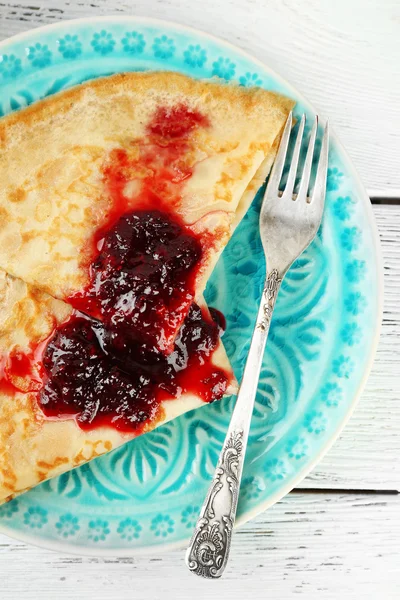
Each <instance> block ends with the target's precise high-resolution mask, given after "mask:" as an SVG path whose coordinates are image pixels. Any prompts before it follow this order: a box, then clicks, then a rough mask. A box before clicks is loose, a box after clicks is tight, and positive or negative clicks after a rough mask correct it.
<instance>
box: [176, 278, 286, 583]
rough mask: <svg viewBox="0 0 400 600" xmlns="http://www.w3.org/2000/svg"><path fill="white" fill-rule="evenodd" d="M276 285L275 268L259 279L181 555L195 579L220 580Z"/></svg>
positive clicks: (236, 499)
mask: <svg viewBox="0 0 400 600" xmlns="http://www.w3.org/2000/svg"><path fill="white" fill-rule="evenodd" d="M281 281H282V278H281V276H280V274H279V273H278V271H277V270H276V269H273V270H271V271H270V272H269V273H268V276H267V278H266V280H265V285H264V291H263V294H262V298H261V302H260V308H259V310H258V316H257V322H256V326H255V328H254V332H253V337H252V340H251V344H250V349H249V354H248V356H247V361H246V366H245V368H244V373H243V378H242V383H241V386H240V390H239V393H238V397H237V400H236V405H235V408H234V411H233V414H232V418H231V421H230V424H229V428H228V432H227V434H226V438H225V441H224V444H223V446H222V450H221V453H220V455H219V459H218V464H217V468H216V470H215V475H214V479H213V481H212V483H211V485H210V488H209V490H208V493H207V496H206V499H205V502H204V504H203V506H202V508H201V511H200V516H199V519H198V521H197V524H196V528H195V530H194V532H193V536H192V539H191V541H190V544H189V547H188V549H187V552H186V564H187V566H188V567H189V569H190V570H191V571H192V572H193V573H196V575H199V576H201V577H206V578H216V577H221V575H222V573H223V571H224V569H225V566H226V563H227V561H228V556H229V550H230V545H231V537H232V529H233V526H234V523H235V517H236V509H237V503H238V498H239V489H240V481H241V478H242V471H243V463H244V458H245V453H246V446H247V439H248V436H249V429H250V422H251V416H252V413H253V407H254V399H255V397H256V393H257V387H258V380H259V377H260V370H261V365H262V359H263V355H264V349H265V344H266V341H267V337H268V331H269V326H270V323H271V317H272V311H273V309H274V306H275V300H276V297H277V294H278V291H279V288H280V284H281Z"/></svg>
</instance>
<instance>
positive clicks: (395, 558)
mask: <svg viewBox="0 0 400 600" xmlns="http://www.w3.org/2000/svg"><path fill="white" fill-rule="evenodd" d="M121 13H122V14H129V15H131V14H136V15H144V16H153V17H154V16H156V17H160V18H165V19H169V20H174V21H177V22H181V23H183V24H190V25H192V26H194V27H198V28H199V29H203V30H206V31H208V32H211V33H214V34H215V35H217V36H220V37H222V38H225V39H227V40H229V41H231V42H233V43H235V44H237V45H238V46H240V47H242V48H243V49H245V50H248V51H249V52H251V53H252V54H253V55H254V56H257V57H258V58H260V59H262V60H264V61H265V62H266V63H268V64H269V65H270V66H271V67H273V68H275V69H276V70H277V71H279V72H280V73H281V74H282V75H283V76H284V77H286V78H287V79H288V80H289V81H291V82H292V83H293V84H294V85H295V86H296V87H297V88H298V89H299V90H300V91H301V92H303V93H304V94H305V95H306V96H307V97H308V98H309V99H310V100H311V101H312V103H313V104H314V105H315V106H316V107H317V109H318V111H319V112H320V113H321V114H323V115H325V116H329V118H330V120H331V123H332V125H333V126H334V127H335V129H336V131H337V132H338V134H339V136H340V137H341V139H342V141H343V142H344V144H345V145H346V147H347V149H348V151H349V153H350V155H351V157H352V159H353V160H354V162H355V164H356V166H357V168H358V170H359V172H360V174H361V177H362V179H363V181H364V183H365V185H366V187H367V190H368V192H369V194H370V196H371V198H372V202H373V203H374V212H375V216H376V219H377V222H378V226H379V230H380V234H381V241H382V247H383V254H384V266H385V285H386V288H385V312H384V321H383V330H382V337H381V341H380V345H379V350H378V354H377V357H376V361H375V365H374V368H373V371H372V373H371V376H370V378H369V382H368V385H367V387H366V389H365V392H364V394H363V396H362V399H361V401H360V403H359V406H358V408H357V410H356V412H355V414H354V416H353V418H352V419H351V421H350V423H349V424H348V426H347V428H346V430H345V431H344V433H343V434H342V436H341V437H340V439H339V440H338V442H337V443H336V445H335V446H334V448H333V449H332V450H331V452H330V453H329V454H328V455H327V456H326V457H325V458H324V460H323V461H322V462H321V463H320V464H319V465H318V466H317V467H316V469H315V470H314V471H313V473H311V475H310V476H309V477H307V479H306V480H305V481H304V482H303V483H302V484H301V489H297V490H295V491H294V492H293V493H291V494H290V495H289V496H287V497H286V498H285V499H284V500H282V501H281V502H279V503H278V504H277V505H275V506H274V507H272V508H271V509H270V510H269V511H268V512H267V513H265V514H263V515H260V516H259V517H258V518H257V519H254V520H253V521H251V522H250V523H248V524H247V525H245V526H243V527H242V528H241V529H239V530H238V532H237V534H236V536H235V540H234V544H233V550H232V555H231V556H232V558H231V561H230V564H229V567H228V570H227V573H226V575H225V577H224V578H223V579H221V580H219V581H213V582H210V581H201V580H199V579H195V578H194V577H193V575H190V574H189V573H188V572H187V571H186V569H185V567H184V564H183V552H182V551H175V552H171V553H169V554H164V555H162V554H158V553H157V554H155V555H154V556H151V557H142V558H135V559H130V558H122V559H115V560H113V559H91V558H80V557H72V556H68V555H62V554H55V553H52V552H47V551H45V550H41V549H37V548H34V547H30V546H26V545H25V544H23V543H20V542H16V541H13V540H11V539H9V538H7V537H6V536H2V535H0V597H1V598H4V599H7V600H9V599H12V600H16V599H20V598H24V599H26V600H28V599H35V600H36V599H37V598H41V599H43V598H48V599H52V600H53V599H54V598H60V599H64V598H79V599H83V598H96V599H97V600H102V599H103V598H104V599H107V600H114V599H115V600H116V599H118V600H120V599H125V598H129V599H131V598H135V600H139V599H141V598H149V599H151V600H158V599H163V600H170V599H172V598H174V599H176V600H178V599H185V600H186V599H187V598H188V597H190V598H191V599H193V600H195V599H197V598H210V599H212V598H222V597H224V598H225V597H230V598H243V599H244V600H247V599H249V598H252V599H254V600H261V599H263V598H267V597H268V598H270V599H274V600H275V599H278V600H279V599H287V598H288V597H289V596H291V595H293V596H294V595H295V594H297V595H298V596H300V597H302V598H306V599H307V600H313V599H314V598H318V599H325V598H332V599H334V600H337V599H338V598H345V599H348V598H361V599H375V598H379V599H382V600H392V599H398V598H400V495H399V492H400V466H399V458H400V377H399V375H398V365H397V359H398V357H399V355H400V303H399V300H400V297H399V291H400V160H399V150H400V68H399V65H400V42H399V40H400V4H399V3H398V2H397V1H396V0H336V1H335V2H331V1H329V0H309V1H308V2H304V1H303V2H300V1H299V0H285V1H283V0H282V1H276V0H201V1H200V0H187V1H184V0H164V2H161V1H160V0H135V1H133V0H91V2H90V4H89V3H85V2H83V1H82V0H0V39H3V38H6V37H8V36H10V35H13V34H15V33H19V32H21V31H24V30H26V29H29V28H32V27H37V26H39V25H42V24H48V23H54V22H56V21H58V20H60V19H70V18H76V17H84V16H95V15H103V14H104V15H107V14H121ZM0 93H1V92H0Z"/></svg>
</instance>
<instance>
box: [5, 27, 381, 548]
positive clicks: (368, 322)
mask: <svg viewBox="0 0 400 600" xmlns="http://www.w3.org/2000/svg"><path fill="white" fill-rule="evenodd" d="M145 69H152V70H157V69H163V70H165V69H170V70H175V71H180V72H182V73H186V74H188V75H192V76H194V77H201V78H209V77H212V76H215V77H220V78H222V79H223V80H227V81H236V82H237V83H239V84H240V85H245V86H249V85H259V86H263V87H266V88H268V89H271V90H276V91H279V92H282V93H284V94H287V95H288V96H292V97H294V98H296V100H297V101H298V104H297V107H296V114H297V115H298V114H300V113H302V112H303V111H305V112H306V113H307V114H308V115H309V116H311V115H312V114H313V110H312V108H311V107H310V105H309V104H308V103H307V102H306V101H305V100H304V99H303V98H302V97H301V96H300V95H299V94H298V93H297V92H296V91H295V90H294V89H293V88H291V87H290V86H289V85H288V84H287V83H286V82H284V81H283V80H282V79H281V78H280V77H279V76H278V75H276V74H275V73H274V72H272V71H271V70H270V69H269V68H268V67H266V66H265V65H263V64H261V63H260V62H258V61H257V60H256V59H254V58H252V57H251V56H248V55H247V54H245V53H244V52H242V51H241V50H239V49H237V48H235V47H234V46H231V45H229V44H227V43H226V42H222V41H220V40H218V39H215V38H213V37H210V36H209V35H207V34H205V33H201V32H199V31H195V30H192V29H189V28H185V27H182V26H179V25H175V24H172V23H166V22H163V21H156V20H151V19H139V18H129V17H126V16H124V17H121V18H119V17H117V18H115V17H112V18H100V19H85V20H82V21H71V22H64V23H60V24H57V25H54V26H50V27H44V28H40V29H36V30H34V31H31V32H29V33H26V34H22V35H19V36H16V37H14V38H12V39H10V40H7V41H5V42H3V43H1V44H0V81H1V97H0V115H4V114H6V113H8V112H10V111H12V110H18V109H20V108H23V107H25V106H27V105H28V104H30V103H31V102H34V101H35V100H37V99H38V98H43V97H44V96H48V95H50V94H54V93H55V92H59V91H60V90H63V89H66V88H68V87H70V86H72V85H75V84H77V83H80V82H82V81H84V80H87V79H90V78H93V77H98V76H100V75H109V74H111V73H115V72H119V71H137V70H145ZM309 122H311V119H310V120H309ZM326 205H327V206H326V211H325V215H324V219H323V224H322V227H321V229H320V231H319V234H318V236H317V238H316V240H315V242H314V243H313V244H312V245H311V246H310V247H309V248H308V250H307V251H306V252H305V253H304V254H303V255H302V256H301V257H300V258H299V259H298V260H297V261H296V262H295V264H294V265H293V267H292V268H291V269H290V271H289V272H288V274H287V276H286V278H285V280H284V282H283V284H282V290H281V292H280V294H279V298H278V303H277V307H276V312H275V314H274V318H273V322H272V327H271V331H270V336H269V340H268V345H267V351H266V354H265V361H264V367H263V370H262V374H261V379H260V386H259V393H258V396H257V400H256V405H255V409H254V417H253V422H252V427H251V435H250V443H249V448H248V453H247V459H246V466H245V476H244V480H243V484H242V488H241V494H240V503H239V513H238V516H239V522H242V523H243V522H244V521H246V520H247V519H249V518H251V517H253V516H254V515H256V514H257V513H259V512H261V511H263V510H264V509H265V508H267V507H268V506H270V505H271V504H273V503H274V502H276V501H277V500H279V499H280V498H281V497H282V496H283V495H284V494H286V493H287V492H289V490H291V489H292V488H293V487H294V486H295V485H296V484H298V483H299V481H300V480H301V479H302V478H303V477H304V476H305V475H306V474H307V473H308V472H309V471H310V470H311V469H312V467H313V466H314V465H315V464H316V462H317V461H318V460H319V459H320V458H321V456H322V455H323V453H324V452H326V450H327V449H328V448H329V447H330V446H331V444H332V443H333V441H334V440H335V438H336V437H337V436H338V434H339V432H340V430H341V429H342V427H343V425H344V423H345V422H346V420H347V419H348V417H349V415H350V414H351V412H352V410H353V408H354V405H355V403H356V401H357V398H358V396H359V395H360V392H361V390H362V388H363V385H364V383H365V380H366V377H367V375H368V371H369V368H370V366H371V362H372V359H373V355H374V351H375V347H376V344H377V339H378V334H379V326H380V319H381V300H382V266H381V259H380V251H379V242H378V236H377V231H376V228H375V224H374V221H373V215H372V211H371V206H370V202H369V199H368V197H367V196H366V193H365V191H364V189H363V187H362V185H361V183H360V181H359V179H358V177H357V175H356V173H355V171H354V168H353V167H352V165H351V163H350V161H349V159H348V157H347V155H346V154H345V153H344V151H343V149H342V147H341V146H340V144H339V143H338V142H337V140H336V139H335V138H334V139H333V141H332V144H331V151H330V168H329V173H328V193H327V201H326ZM259 206H260V195H259V196H258V197H257V198H256V199H255V201H254V203H253V205H252V207H251V208H250V210H249V212H248V214H247V215H246V217H245V218H244V220H243V222H242V223H241V225H240V226H239V228H238V229H237V231H236V233H235V235H234V236H233V238H232V240H231V241H230V243H229V245H228V247H227V248H226V250H225V252H224V253H223V256H222V258H221V260H220V261H219V263H218V265H217V267H216V269H215V271H214V273H213V276H212V278H211V280H210V282H209V284H208V287H207V290H206V299H207V301H208V303H209V304H211V305H212V306H216V307H217V308H219V309H220V310H222V311H223V312H224V314H225V315H226V317H227V331H226V334H225V337H224V343H225V347H226V349H227V352H228V354H229V357H230V359H231V361H232V365H233V367H234V370H235V373H236V375H237V378H238V379H239V380H240V378H241V374H242V370H243V365H244V360H245V357H246V352H247V349H248V345H249V340H250V336H251V331H252V327H253V325H254V319H255V315H256V309H257V304H258V301H259V298H260V293H261V287H262V281H263V276H264V271H265V265H264V259H263V254H262V250H261V244H260V240H259V237H258V227H257V220H258V211H259ZM233 404H234V401H233V400H232V399H229V398H228V399H226V400H224V401H223V402H220V403H215V404H213V405H208V406H205V407H204V408H201V409H199V410H197V411H193V412H191V413H189V414H186V415H184V416H182V417H180V418H178V419H176V420H175V421H173V422H172V423H169V424H167V425H165V426H163V427H160V428H159V429H157V430H156V431H155V432H153V433H150V434H147V435H144V436H142V437H141V438H139V439H137V440H135V441H133V442H131V443H128V444H127V445H125V446H124V447H122V448H120V449H117V450H115V451H114V452H112V453H110V454H109V455H107V456H104V457H102V458H99V459H97V460H95V461H93V462H91V463H90V464H88V465H85V466H83V467H81V468H79V469H76V470H74V471H71V472H69V473H66V474H65V475H61V476H60V477H58V478H57V479H54V480H52V481H49V482H45V483H43V484H42V485H40V486H39V487H37V488H36V489H34V490H32V491H30V492H28V493H27V494H24V495H23V496H21V497H19V498H17V499H16V500H14V501H12V502H10V503H8V504H7V505H5V506H2V507H1V508H0V529H1V531H2V532H4V533H7V534H9V535H11V536H14V537H16V538H19V539H22V540H26V541H29V542H32V543H35V544H38V545H41V546H45V547H48V548H53V549H58V550H61V551H71V552H76V553H79V554H91V555H104V554H111V555H115V554H124V555H127V554H130V553H133V552H135V551H138V550H139V551H141V552H142V551H143V550H144V549H146V548H147V549H149V548H150V547H153V548H154V547H157V549H161V548H164V547H166V546H171V545H174V544H177V543H183V542H184V541H185V540H186V539H187V538H188V537H189V536H190V534H191V531H192V528H193V526H194V524H195V520H196V518H197V515H198V512H199V507H200V504H201V503H202V501H203V499H204V496H205V493H206V490H207V486H208V485H209V482H210V478H211V476H212V473H213V470H214V467H215V464H216V461H217V456H218V453H219V450H220V447H221V444H222V441H223V438H224V435H225V431H226V428H227V426H228V422H229V418H230V415H231V411H232V408H233Z"/></svg>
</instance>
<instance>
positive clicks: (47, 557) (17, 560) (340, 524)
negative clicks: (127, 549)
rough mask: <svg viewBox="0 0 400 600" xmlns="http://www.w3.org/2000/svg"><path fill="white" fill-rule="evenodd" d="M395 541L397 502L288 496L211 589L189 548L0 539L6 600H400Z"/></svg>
mask: <svg viewBox="0 0 400 600" xmlns="http://www.w3.org/2000/svg"><path fill="white" fill-rule="evenodd" d="M399 539H400V496H399V495H396V496H392V495H363V494H359V495H353V494H351V495H341V494H337V495H332V496H328V497H326V496H325V495H323V494H313V493H310V494H291V495H290V496H287V497H286V499H285V500H283V501H282V502H279V503H278V504H276V505H275V506H273V507H272V508H271V509H270V510H268V511H267V512H266V513H264V514H263V515H261V516H259V517H258V518H257V519H254V520H253V521H252V522H250V523H248V524H247V525H245V526H243V527H242V528H240V529H239V530H238V531H237V534H236V536H235V538H234V542H233V547H232V553H231V560H230V563H229V565H228V568H227V571H226V573H225V575H224V577H223V578H222V579H221V580H219V581H215V582H209V581H204V580H200V579H194V576H193V575H191V574H190V573H188V571H187V570H186V567H185V566H184V562H183V555H184V552H183V549H179V550H175V551H172V552H169V553H166V554H160V553H159V552H158V551H154V552H153V553H152V554H151V555H150V556H142V557H137V558H121V559H112V558H110V559H97V558H80V557H75V556H68V555H64V554H55V553H51V552H48V551H45V550H41V549H37V548H33V547H28V546H25V545H24V544H22V543H20V542H14V541H12V540H10V539H8V538H6V537H5V536H1V535H0V565H1V566H0V569H1V590H2V598H3V597H4V598H5V600H17V599H18V600H19V599H20V598H22V597H23V598H24V600H37V598H39V597H40V598H41V600H46V599H49V600H54V598H58V599H60V600H63V599H64V598H65V599H71V598H75V597H76V598H79V600H84V599H86V598H96V600H116V599H118V600H124V599H129V600H131V599H132V598H135V600H140V599H142V598H143V599H144V598H151V600H170V599H171V600H172V599H174V600H180V599H182V600H187V598H188V597H190V598H191V599H192V600H197V599H199V600H200V599H201V600H204V598H208V599H209V600H213V599H215V600H220V599H221V598H226V597H232V598H242V599H245V600H247V599H248V598H255V599H256V600H257V599H261V598H266V597H268V598H273V599H274V600H280V599H281V600H287V598H288V597H289V596H291V594H293V595H295V594H296V595H297V596H299V597H301V598H306V599H307V600H313V599H315V600H321V598H323V599H324V600H329V599H332V600H337V599H338V598H340V597H345V598H346V600H351V599H355V600H358V599H359V598H363V599H367V600H368V599H371V600H372V599H376V598H382V599H384V600H395V599H398V598H399V595H400V570H399V563H400V544H399ZM161 582H162V584H161Z"/></svg>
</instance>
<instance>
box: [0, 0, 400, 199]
mask: <svg viewBox="0 0 400 600" xmlns="http://www.w3.org/2000/svg"><path fill="white" fill-rule="evenodd" d="M132 13H134V14H136V15H140V16H156V17H159V18H164V19H169V20H173V21H177V22H180V23H183V24H187V25H191V26H193V27H197V28H200V29H203V30H204V31H207V32H210V33H213V34H215V35H217V36H219V37H222V38H225V39H226V40H229V41H231V42H233V43H234V44H237V45H238V46H240V47H242V48H243V49H245V50H247V51H249V52H250V53H251V54H253V55H254V56H256V57H258V58H260V59H261V60H263V61H264V62H266V63H267V64H269V65H270V66H271V67H272V68H274V69H275V70H276V71H277V72H279V73H280V74H281V75H282V76H284V77H285V78H287V79H288V80H289V81H291V82H292V83H293V85H295V86H296V87H297V88H298V89H299V91H301V92H302V93H304V95H305V96H307V97H308V98H309V100H310V101H311V102H313V104H314V105H315V106H316V108H317V109H318V111H319V112H320V113H321V114H323V115H327V116H329V117H330V119H331V123H332V124H333V126H334V127H335V129H336V130H337V132H338V133H339V136H340V138H341V139H342V141H343V143H344V144H345V146H346V148H347V149H348V151H349V153H350V155H351V157H352V158H353V160H354V162H355V164H356V166H357V168H358V170H359V172H360V174H361V176H362V179H363V180H364V182H365V184H366V186H367V188H368V191H369V192H370V194H372V195H376V196H379V195H383V196H385V195H386V196H387V195H392V196H395V195H398V196H400V170H399V168H398V148H399V147H400V111H399V110H398V97H399V93H400V69H399V68H398V65H399V64H400V44H399V43H398V40H399V37H400V4H399V3H398V2H397V1H396V0H385V2H378V1H376V2H367V3H366V2H364V0H353V1H352V2H346V1H345V0H340V1H338V2H319V0H309V1H308V2H298V1H297V0H286V2H276V1H275V0H263V2H259V1H257V0H219V1H218V2H215V0H202V2H181V0H164V1H163V2H159V1H157V0H136V1H135V3H134V5H132V3H131V2H130V1H129V0H91V2H90V4H89V3H83V2H82V1H81V0H68V1H66V0H41V2H40V3H39V2H35V0H8V1H6V2H4V0H2V1H1V2H0V14H1V17H2V19H1V21H0V39H3V38H6V37H8V36H10V35H12V34H14V33H18V32H21V31H25V30H27V29H30V28H32V27H36V26H39V25H42V24H49V23H54V22H57V21H58V20H60V19H72V18H79V17H87V16H97V15H104V14H105V15H110V14H129V15H131V14H132Z"/></svg>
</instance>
